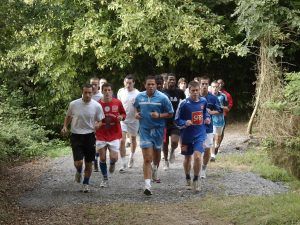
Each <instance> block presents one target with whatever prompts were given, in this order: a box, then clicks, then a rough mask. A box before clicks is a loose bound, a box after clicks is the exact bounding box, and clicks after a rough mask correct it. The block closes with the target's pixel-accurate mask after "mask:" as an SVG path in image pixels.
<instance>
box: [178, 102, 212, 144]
mask: <svg viewBox="0 0 300 225" xmlns="http://www.w3.org/2000/svg"><path fill="white" fill-rule="evenodd" d="M206 107H207V101H206V99H205V98H202V97H201V98H200V99H199V101H197V102H195V101H193V100H192V99H191V98H187V99H185V100H183V101H182V102H181V103H180V104H179V106H178V109H177V111H176V115H175V123H176V124H177V126H178V127H179V128H180V138H181V142H182V143H184V144H189V143H194V142H197V141H202V142H203V141H204V140H205V138H206V126H205V124H204V120H205V119H206V118H210V116H209V114H208V113H207V111H206ZM187 120H191V121H192V123H193V125H191V126H186V125H185V124H186V121H187Z"/></svg>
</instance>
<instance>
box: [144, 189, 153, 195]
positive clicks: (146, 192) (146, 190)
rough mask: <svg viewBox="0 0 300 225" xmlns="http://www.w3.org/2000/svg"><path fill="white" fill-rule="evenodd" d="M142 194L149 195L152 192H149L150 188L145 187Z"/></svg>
mask: <svg viewBox="0 0 300 225" xmlns="http://www.w3.org/2000/svg"><path fill="white" fill-rule="evenodd" d="M144 194H145V195H147V196H151V195H152V192H151V190H150V188H145V189H144Z"/></svg>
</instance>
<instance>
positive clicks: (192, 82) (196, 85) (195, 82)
mask: <svg viewBox="0 0 300 225" xmlns="http://www.w3.org/2000/svg"><path fill="white" fill-rule="evenodd" d="M188 87H189V88H191V87H200V85H199V82H197V81H194V80H192V81H190V83H189V85H188Z"/></svg>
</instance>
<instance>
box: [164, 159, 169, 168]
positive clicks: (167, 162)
mask: <svg viewBox="0 0 300 225" xmlns="http://www.w3.org/2000/svg"><path fill="white" fill-rule="evenodd" d="M163 169H164V170H167V169H169V161H164V167H163Z"/></svg>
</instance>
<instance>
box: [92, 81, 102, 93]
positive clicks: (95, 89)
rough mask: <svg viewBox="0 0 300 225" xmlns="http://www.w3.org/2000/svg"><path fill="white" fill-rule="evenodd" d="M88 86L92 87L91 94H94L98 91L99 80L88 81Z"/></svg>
mask: <svg viewBox="0 0 300 225" xmlns="http://www.w3.org/2000/svg"><path fill="white" fill-rule="evenodd" d="M90 84H91V85H92V86H93V87H92V88H93V94H96V93H97V92H98V90H99V88H100V87H99V80H90Z"/></svg>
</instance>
